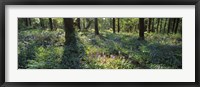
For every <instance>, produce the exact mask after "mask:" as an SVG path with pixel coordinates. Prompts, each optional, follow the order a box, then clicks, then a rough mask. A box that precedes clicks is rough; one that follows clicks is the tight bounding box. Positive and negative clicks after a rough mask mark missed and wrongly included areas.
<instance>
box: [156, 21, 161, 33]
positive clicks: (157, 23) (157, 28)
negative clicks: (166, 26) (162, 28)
mask: <svg viewBox="0 0 200 87" xmlns="http://www.w3.org/2000/svg"><path fill="white" fill-rule="evenodd" d="M157 22H158V23H157V29H156V32H157V33H158V28H159V23H160V18H158V20H157Z"/></svg>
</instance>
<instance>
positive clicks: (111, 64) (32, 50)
mask: <svg viewBox="0 0 200 87" xmlns="http://www.w3.org/2000/svg"><path fill="white" fill-rule="evenodd" d="M138 36H139V35H138V33H126V32H120V33H118V32H116V33H115V34H114V33H113V32H112V30H102V31H101V30H100V35H95V34H94V29H89V30H87V31H79V32H77V31H76V43H75V44H72V45H70V46H65V45H64V42H65V33H64V30H62V29H57V30H56V31H50V30H48V29H47V30H39V29H31V30H26V31H19V33H18V63H19V64H18V65H19V66H18V67H19V68H22V69H24V68H31V69H60V68H65V69H181V68H182V36H181V34H156V33H146V32H145V40H144V41H142V40H138Z"/></svg>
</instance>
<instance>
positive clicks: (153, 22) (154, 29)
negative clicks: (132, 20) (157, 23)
mask: <svg viewBox="0 0 200 87" xmlns="http://www.w3.org/2000/svg"><path fill="white" fill-rule="evenodd" d="M151 30H152V32H155V31H154V30H155V29H154V18H152V28H151Z"/></svg>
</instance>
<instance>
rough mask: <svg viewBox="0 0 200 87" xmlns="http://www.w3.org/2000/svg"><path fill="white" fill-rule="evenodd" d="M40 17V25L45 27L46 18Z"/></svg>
mask: <svg viewBox="0 0 200 87" xmlns="http://www.w3.org/2000/svg"><path fill="white" fill-rule="evenodd" d="M39 19H40V26H41V28H43V29H44V20H43V19H42V18H39Z"/></svg>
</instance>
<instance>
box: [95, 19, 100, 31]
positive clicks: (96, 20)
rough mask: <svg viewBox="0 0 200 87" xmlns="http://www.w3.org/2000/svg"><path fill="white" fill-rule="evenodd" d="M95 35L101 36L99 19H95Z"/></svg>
mask: <svg viewBox="0 0 200 87" xmlns="http://www.w3.org/2000/svg"><path fill="white" fill-rule="evenodd" d="M95 35H99V29H98V19H97V18H95Z"/></svg>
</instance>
